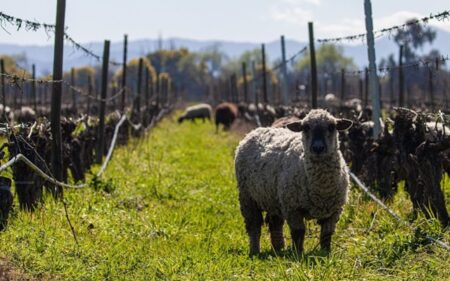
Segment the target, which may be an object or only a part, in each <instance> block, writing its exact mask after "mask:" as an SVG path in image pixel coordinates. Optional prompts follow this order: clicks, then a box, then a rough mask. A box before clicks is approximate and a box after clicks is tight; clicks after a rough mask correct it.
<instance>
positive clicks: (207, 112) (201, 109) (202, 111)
mask: <svg viewBox="0 0 450 281" xmlns="http://www.w3.org/2000/svg"><path fill="white" fill-rule="evenodd" d="M211 116H212V107H211V106H210V105H209V104H206V103H201V104H197V105H193V106H189V107H188V108H186V110H185V111H184V113H183V115H181V116H180V117H179V118H178V123H182V122H183V121H184V120H191V121H193V122H194V121H195V119H197V118H201V119H202V120H203V122H204V121H205V119H208V120H211Z"/></svg>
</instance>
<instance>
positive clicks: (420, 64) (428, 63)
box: [328, 55, 450, 76]
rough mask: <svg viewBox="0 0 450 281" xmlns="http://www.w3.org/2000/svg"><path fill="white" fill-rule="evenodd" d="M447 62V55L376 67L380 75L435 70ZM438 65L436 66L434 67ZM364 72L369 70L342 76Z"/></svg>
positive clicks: (351, 73) (346, 73) (347, 72)
mask: <svg viewBox="0 0 450 281" xmlns="http://www.w3.org/2000/svg"><path fill="white" fill-rule="evenodd" d="M447 61H450V57H449V56H448V55H446V56H440V57H436V58H434V59H428V60H426V59H421V60H419V61H416V62H412V63H406V64H403V65H396V66H388V67H378V68H377V71H378V72H380V73H381V74H388V73H390V72H391V71H393V70H398V69H407V68H416V69H420V68H432V67H436V69H438V67H439V63H442V64H444V63H446V62H447ZM436 64H438V65H436ZM366 71H368V73H370V69H369V68H367V69H359V70H351V71H347V70H346V71H344V74H345V75H347V76H360V75H362V74H364V73H365V72H366ZM340 73H342V72H341V71H336V72H333V73H328V74H331V75H333V74H340Z"/></svg>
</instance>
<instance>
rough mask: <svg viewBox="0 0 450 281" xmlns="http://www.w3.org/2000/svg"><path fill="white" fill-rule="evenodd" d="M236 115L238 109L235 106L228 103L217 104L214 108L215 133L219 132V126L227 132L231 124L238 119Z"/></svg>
mask: <svg viewBox="0 0 450 281" xmlns="http://www.w3.org/2000/svg"><path fill="white" fill-rule="evenodd" d="M238 114H239V111H238V107H237V106H236V105H235V104H233V103H229V102H224V103H221V104H219V105H218V106H217V107H216V114H215V120H216V132H218V131H219V125H220V124H222V125H223V129H224V130H229V129H230V127H231V124H233V122H234V120H236V118H237V117H238Z"/></svg>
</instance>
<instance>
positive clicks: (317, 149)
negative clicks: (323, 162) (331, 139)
mask: <svg viewBox="0 0 450 281" xmlns="http://www.w3.org/2000/svg"><path fill="white" fill-rule="evenodd" d="M311 150H312V152H314V153H316V154H321V153H323V152H324V151H325V143H323V141H314V142H313V144H312V145H311Z"/></svg>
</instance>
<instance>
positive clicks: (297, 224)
mask: <svg viewBox="0 0 450 281" xmlns="http://www.w3.org/2000/svg"><path fill="white" fill-rule="evenodd" d="M287 222H288V225H289V228H290V230H291V237H292V246H293V248H294V250H295V251H296V252H297V254H299V255H301V253H302V252H303V241H304V240H305V232H306V226H305V222H304V219H303V216H302V215H301V213H298V212H294V214H291V215H290V216H289V217H288V218H287Z"/></svg>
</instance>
